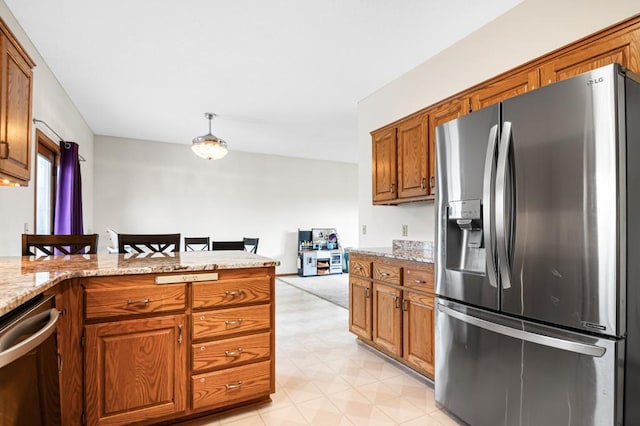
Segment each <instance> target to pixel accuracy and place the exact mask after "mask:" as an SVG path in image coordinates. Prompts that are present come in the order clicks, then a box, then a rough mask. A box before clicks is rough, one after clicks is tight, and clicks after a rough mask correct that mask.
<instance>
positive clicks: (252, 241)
mask: <svg viewBox="0 0 640 426" xmlns="http://www.w3.org/2000/svg"><path fill="white" fill-rule="evenodd" d="M258 240H259V238H247V237H244V238H243V241H244V249H245V250H246V251H248V252H249V253H257V252H258Z"/></svg>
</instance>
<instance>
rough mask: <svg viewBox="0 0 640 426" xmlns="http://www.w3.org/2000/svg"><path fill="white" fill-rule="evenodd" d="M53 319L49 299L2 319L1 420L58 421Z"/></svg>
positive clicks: (55, 317)
mask: <svg viewBox="0 0 640 426" xmlns="http://www.w3.org/2000/svg"><path fill="white" fill-rule="evenodd" d="M57 322H58V311H57V310H56V309H55V304H54V299H53V297H47V298H42V297H38V298H36V300H32V301H30V302H27V303H26V304H24V305H22V306H20V307H19V308H17V309H15V310H13V311H12V312H11V313H9V314H7V315H5V316H3V317H2V318H0V424H2V425H25V426H26V425H30V426H31V425H47V426H48V425H60V424H61V420H60V387H59V378H58V374H59V362H60V361H59V359H58V351H57V344H56V326H57Z"/></svg>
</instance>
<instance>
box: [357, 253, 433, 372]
mask: <svg viewBox="0 0 640 426" xmlns="http://www.w3.org/2000/svg"><path fill="white" fill-rule="evenodd" d="M349 271H350V274H349V296H350V297H349V330H350V331H351V332H352V333H354V334H355V335H356V336H358V339H359V340H360V341H361V342H363V343H366V344H368V345H370V346H372V347H374V348H376V349H378V350H379V351H381V352H383V353H384V354H386V355H389V356H391V357H393V358H394V359H396V360H398V361H400V362H401V363H403V364H405V365H407V366H409V367H411V368H412V369H414V370H416V371H418V372H419V373H421V374H424V375H426V376H428V377H430V378H433V374H434V346H433V342H434V312H433V307H434V295H433V265H432V264H428V263H422V262H411V261H405V260H394V259H390V258H385V257H378V256H368V255H360V254H357V253H351V255H350V259H349Z"/></svg>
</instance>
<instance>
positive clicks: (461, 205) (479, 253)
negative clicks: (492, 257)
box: [446, 200, 486, 274]
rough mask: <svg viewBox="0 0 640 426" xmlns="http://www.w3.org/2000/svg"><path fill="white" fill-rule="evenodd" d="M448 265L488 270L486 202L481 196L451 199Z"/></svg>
mask: <svg viewBox="0 0 640 426" xmlns="http://www.w3.org/2000/svg"><path fill="white" fill-rule="evenodd" d="M446 232H447V235H446V247H447V252H446V255H447V260H446V262H447V269H454V270H460V271H464V272H472V273H480V274H481V273H484V272H485V269H486V268H485V250H484V235H483V231H482V204H481V202H480V200H462V201H451V202H450V203H449V205H448V208H447V231H446Z"/></svg>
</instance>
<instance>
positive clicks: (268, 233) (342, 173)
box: [95, 136, 358, 274]
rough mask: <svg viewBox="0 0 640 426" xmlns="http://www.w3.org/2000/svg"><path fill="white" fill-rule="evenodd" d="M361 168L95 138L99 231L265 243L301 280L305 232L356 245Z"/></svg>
mask: <svg viewBox="0 0 640 426" xmlns="http://www.w3.org/2000/svg"><path fill="white" fill-rule="evenodd" d="M357 220H358V204H357V165H355V164H347V163H338V162H329V161H317V160H303V159H299V158H290V157H281V156H274V155H264V154H251V153H245V152H235V151H233V142H230V152H229V154H228V155H227V156H226V157H225V158H223V159H221V160H217V161H216V160H203V159H201V158H199V157H197V156H196V155H195V154H194V153H193V152H192V151H191V148H190V146H189V145H184V144H171V143H159V142H147V141H140V140H133V139H121V138H113V137H107V136H96V137H95V225H96V229H97V232H99V233H100V251H103V252H104V251H105V250H106V248H105V247H106V245H107V244H108V243H109V239H108V237H107V234H106V232H105V229H106V228H107V227H110V228H113V229H114V230H116V231H117V232H122V233H174V232H179V233H181V234H182V236H194V237H195V236H210V237H211V238H212V239H213V240H216V239H217V240H238V239H242V237H259V238H260V243H259V247H258V254H261V255H263V256H267V257H271V258H274V259H277V260H279V261H280V262H281V265H280V266H279V267H278V268H277V273H279V274H284V273H295V272H296V271H297V266H296V253H297V238H298V236H297V231H298V228H301V229H310V228H311V227H336V228H337V230H338V233H339V235H340V237H341V239H342V244H343V246H353V245H355V244H356V242H357Z"/></svg>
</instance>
